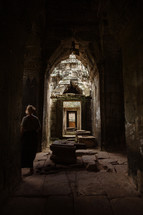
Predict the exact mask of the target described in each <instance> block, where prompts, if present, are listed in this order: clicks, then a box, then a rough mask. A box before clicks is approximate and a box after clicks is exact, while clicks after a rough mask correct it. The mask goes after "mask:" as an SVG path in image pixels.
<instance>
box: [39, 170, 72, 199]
mask: <svg viewBox="0 0 143 215" xmlns="http://www.w3.org/2000/svg"><path fill="white" fill-rule="evenodd" d="M70 193H71V191H70V187H69V183H68V180H67V177H66V174H65V172H59V173H58V174H51V175H46V177H45V181H44V185H43V192H42V194H43V195H46V196H47V195H69V194H70Z"/></svg>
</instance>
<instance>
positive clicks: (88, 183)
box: [77, 171, 105, 196]
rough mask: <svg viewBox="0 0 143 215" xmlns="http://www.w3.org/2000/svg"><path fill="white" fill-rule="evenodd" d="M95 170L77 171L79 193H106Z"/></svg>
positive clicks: (86, 194) (87, 194)
mask: <svg viewBox="0 0 143 215" xmlns="http://www.w3.org/2000/svg"><path fill="white" fill-rule="evenodd" d="M96 174H97V173H94V172H87V171H79V172H78V173H77V190H78V195H85V196H89V195H91V196H92V195H104V194H105V191H104V189H103V186H102V184H101V183H100V181H99V180H97V179H96Z"/></svg>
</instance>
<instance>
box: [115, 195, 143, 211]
mask: <svg viewBox="0 0 143 215" xmlns="http://www.w3.org/2000/svg"><path fill="white" fill-rule="evenodd" d="M111 205H112V208H113V212H114V214H115V215H142V214H143V198H137V197H127V198H119V199H113V200H112V201H111Z"/></svg>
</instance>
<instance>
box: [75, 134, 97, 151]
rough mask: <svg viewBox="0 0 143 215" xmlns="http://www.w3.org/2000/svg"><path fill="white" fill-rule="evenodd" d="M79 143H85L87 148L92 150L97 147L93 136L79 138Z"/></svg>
mask: <svg viewBox="0 0 143 215" xmlns="http://www.w3.org/2000/svg"><path fill="white" fill-rule="evenodd" d="M77 141H78V142H79V143H84V144H85V145H86V147H87V148H92V147H96V146H97V141H96V138H95V137H93V136H78V137H77Z"/></svg>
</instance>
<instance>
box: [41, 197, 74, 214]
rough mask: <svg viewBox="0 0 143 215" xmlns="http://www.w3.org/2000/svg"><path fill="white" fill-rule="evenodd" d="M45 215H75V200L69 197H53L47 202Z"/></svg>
mask: <svg viewBox="0 0 143 215" xmlns="http://www.w3.org/2000/svg"><path fill="white" fill-rule="evenodd" d="M45 214H53V215H56V214H59V215H67V214H68V215H74V206H73V199H72V197H69V196H52V197H49V198H48V199H47V201H46V206H45Z"/></svg>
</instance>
